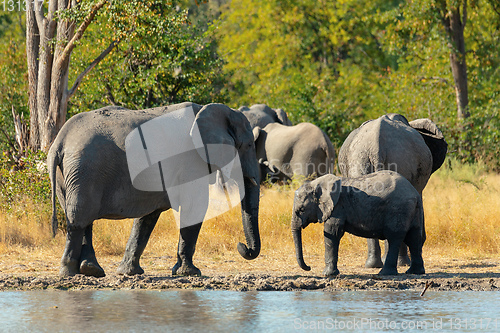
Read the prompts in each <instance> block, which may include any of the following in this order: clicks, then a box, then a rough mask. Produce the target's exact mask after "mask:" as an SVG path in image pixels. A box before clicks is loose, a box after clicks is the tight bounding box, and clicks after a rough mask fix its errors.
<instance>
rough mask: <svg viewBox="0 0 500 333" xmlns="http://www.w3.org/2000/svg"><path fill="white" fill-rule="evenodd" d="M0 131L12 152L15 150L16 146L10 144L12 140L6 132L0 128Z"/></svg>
mask: <svg viewBox="0 0 500 333" xmlns="http://www.w3.org/2000/svg"><path fill="white" fill-rule="evenodd" d="M0 130H2V133H3V135H4V136H5V139H7V143H8V144H9V146H10V147H11V148H12V150H14V151H15V150H17V148H16V145H15V144H14V143H13V142H12V139H11V138H10V137H9V135H8V134H7V132H6V131H5V130H4V129H3V128H0Z"/></svg>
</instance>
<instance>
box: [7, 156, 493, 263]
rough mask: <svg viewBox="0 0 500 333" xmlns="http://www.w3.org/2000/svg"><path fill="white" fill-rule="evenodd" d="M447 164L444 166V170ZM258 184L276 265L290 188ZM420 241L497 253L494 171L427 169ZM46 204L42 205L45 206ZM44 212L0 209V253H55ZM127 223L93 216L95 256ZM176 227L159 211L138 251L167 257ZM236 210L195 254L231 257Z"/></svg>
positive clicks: (237, 232)
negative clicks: (147, 239) (429, 172)
mask: <svg viewBox="0 0 500 333" xmlns="http://www.w3.org/2000/svg"><path fill="white" fill-rule="evenodd" d="M450 166H451V169H450ZM296 186H297V185H296V184H295V185H293V186H289V187H277V186H273V187H263V189H262V193H261V202H260V219H259V220H260V223H259V224H260V234H261V240H262V251H261V254H262V256H263V258H264V259H263V260H267V259H272V260H275V261H276V262H277V261H279V260H280V259H281V258H284V257H285V256H286V257H287V258H290V256H292V257H293V255H294V246H293V241H292V236H291V231H290V219H291V211H292V205H293V195H294V188H296ZM423 200H424V208H425V219H426V231H427V241H426V243H425V247H424V256H425V254H426V253H427V254H432V255H440V254H442V255H443V256H449V257H450V258H457V257H461V258H485V257H496V256H498V254H499V253H500V205H499V203H500V175H496V174H487V173H484V172H483V171H482V170H481V168H480V167H477V166H474V167H466V166H461V165H458V164H456V163H454V162H451V163H450V164H448V166H447V167H444V168H442V170H440V171H438V172H437V173H436V174H434V175H433V176H432V177H431V179H430V181H429V183H428V184H427V187H426V189H425V190H424V194H423ZM45 208H46V207H45ZM47 211H48V210H47V209H41V208H40V207H38V206H36V205H34V204H32V203H30V201H29V200H26V202H22V203H19V204H18V205H17V207H16V208H15V209H13V210H11V211H9V212H7V211H0V254H7V253H8V254H14V253H34V252H43V253H48V254H52V255H57V256H60V255H61V254H62V251H63V248H64V243H65V236H64V235H63V233H61V232H59V233H58V235H57V237H56V238H55V239H53V238H52V236H51V231H50V215H49V214H48V213H40V212H47ZM131 226H132V220H113V221H112V220H107V221H104V220H99V221H96V222H95V223H94V240H93V241H94V247H95V249H96V252H97V256H98V257H100V256H105V255H110V256H121V255H122V254H123V252H124V250H125V245H126V243H127V239H128V236H129V234H130V229H131ZM178 237H179V232H178V229H177V226H176V223H175V220H174V217H173V214H172V213H171V212H166V213H163V214H162V216H161V217H160V220H159V221H158V224H157V226H156V228H155V230H154V231H153V234H152V236H151V239H150V242H149V244H148V246H147V248H146V250H145V255H149V256H157V257H161V256H169V257H174V258H175V254H176V250H177V242H178ZM244 241H245V237H244V233H243V228H242V225H241V213H240V209H239V207H235V208H233V209H232V210H231V211H229V212H227V213H225V214H223V215H220V216H218V217H216V218H214V219H211V220H209V221H207V222H205V223H204V224H203V227H202V230H201V233H200V237H199V241H198V244H197V251H196V256H197V257H205V258H207V259H209V260H212V261H214V262H216V261H217V260H221V259H223V258H227V256H233V255H235V254H237V251H236V244H237V243H238V242H244ZM303 242H304V253H305V256H306V258H307V256H321V257H322V256H323V253H324V243H323V226H322V225H320V224H314V225H311V226H309V227H308V228H307V229H306V230H304V231H303ZM365 253H366V240H364V239H361V238H357V237H354V236H351V235H346V236H344V238H343V239H342V242H341V244H340V256H341V258H346V257H349V258H357V259H356V260H359V261H360V262H364V259H365Z"/></svg>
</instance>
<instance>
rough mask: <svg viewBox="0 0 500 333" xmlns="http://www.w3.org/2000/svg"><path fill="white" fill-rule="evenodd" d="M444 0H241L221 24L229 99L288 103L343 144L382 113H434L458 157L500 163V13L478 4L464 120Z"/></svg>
mask: <svg viewBox="0 0 500 333" xmlns="http://www.w3.org/2000/svg"><path fill="white" fill-rule="evenodd" d="M442 2H443V1H441V0H413V1H389V2H387V1H378V0H371V1H358V0H342V1H335V2H321V5H318V3H317V2H312V1H306V0H294V1H280V0H273V1H268V2H265V3H264V2H261V1H256V0H243V1H238V2H235V1H233V2H231V3H230V4H229V6H228V7H227V8H226V9H225V10H224V11H223V14H222V16H221V18H220V21H219V23H218V24H219V26H220V28H219V36H220V50H219V52H220V54H221V55H222V56H224V59H225V60H226V64H225V66H224V70H225V72H226V74H227V75H228V78H229V82H228V84H227V85H226V87H225V89H226V90H227V92H228V95H229V97H230V103H231V104H232V106H233V107H238V106H239V105H243V104H247V105H250V104H254V103H267V104H269V105H270V106H272V107H274V108H278V107H281V108H283V109H284V110H285V111H287V113H289V116H290V118H291V119H292V121H294V122H298V121H309V122H312V123H315V124H316V125H318V126H320V127H321V128H322V129H323V130H324V131H325V132H326V133H327V134H328V135H329V136H330V138H331V139H332V142H333V143H334V145H335V146H336V147H337V149H338V148H340V146H341V145H342V142H343V141H344V139H345V138H346V137H347V135H348V134H349V133H350V132H351V131H352V130H353V129H354V128H356V127H357V126H359V125H360V124H361V123H362V122H364V121H365V120H367V119H373V118H376V117H379V116H380V115H382V114H386V113H390V112H396V113H401V114H403V115H405V116H406V117H407V118H408V119H410V120H412V119H416V118H424V117H425V118H431V119H432V120H433V121H435V122H436V123H437V124H438V126H439V127H440V128H441V130H442V131H443V132H444V134H445V137H446V139H447V141H448V143H449V156H450V157H453V158H456V159H457V160H460V161H461V162H466V163H471V162H474V161H478V160H482V161H483V162H484V163H486V165H487V166H488V168H490V169H491V170H497V171H500V156H499V151H498V150H499V148H498V147H499V146H498V136H499V135H500V132H499V131H500V128H499V126H498V122H499V116H498V110H499V104H498V97H499V92H500V89H499V82H500V54H499V52H498V45H500V40H499V39H500V33H499V31H500V29H499V27H500V13H499V12H498V11H495V8H494V7H493V5H494V4H495V2H494V1H486V0H477V1H473V2H470V3H469V6H468V21H467V26H466V29H465V39H466V48H467V50H468V52H467V59H466V60H467V64H468V79H469V99H470V104H469V111H470V113H471V114H472V116H471V118H470V119H468V120H467V122H465V123H463V122H461V121H459V120H458V119H457V115H456V110H457V106H456V99H455V86H454V80H453V76H452V73H451V69H450V47H449V37H448V35H447V34H446V31H445V29H444V26H443V23H442V12H441V11H440V8H441V7H440V6H441V3H442ZM444 3H445V5H446V6H448V7H449V6H458V5H460V3H461V2H460V1H455V2H446V1H444ZM495 142H496V144H495Z"/></svg>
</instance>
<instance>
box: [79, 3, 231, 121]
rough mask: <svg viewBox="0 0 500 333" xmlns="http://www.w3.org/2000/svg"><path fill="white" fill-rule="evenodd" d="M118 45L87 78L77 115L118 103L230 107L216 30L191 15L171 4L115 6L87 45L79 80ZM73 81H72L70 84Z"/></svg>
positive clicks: (93, 28)
mask: <svg viewBox="0 0 500 333" xmlns="http://www.w3.org/2000/svg"><path fill="white" fill-rule="evenodd" d="M112 41H116V42H118V41H119V43H118V45H117V46H116V47H115V49H114V50H113V51H112V53H111V54H110V55H108V56H107V57H106V58H105V59H104V60H103V61H102V62H101V63H100V64H99V65H98V66H97V67H96V68H94V70H93V72H92V73H91V74H90V75H89V77H88V78H87V79H86V81H85V84H84V85H82V87H81V89H80V90H79V91H78V92H77V96H76V98H75V99H74V100H73V101H72V105H73V106H74V107H76V108H75V111H78V112H79V111H83V110H88V109H94V108H98V107H102V106H104V105H108V104H117V105H122V106H126V107H128V108H133V109H140V108H148V107H154V106H160V105H166V104H171V103H178V102H183V101H193V102H197V103H200V104H204V103H209V102H213V101H220V102H224V98H223V97H222V96H220V95H219V90H220V88H218V87H219V86H220V85H221V83H220V74H221V72H220V69H221V65H222V63H221V61H220V60H219V59H218V57H217V55H216V53H215V51H214V50H215V48H214V40H213V38H212V30H211V29H208V30H207V31H205V32H203V31H202V30H201V29H199V28H198V27H197V26H195V25H193V24H191V22H190V21H189V19H188V16H187V11H185V10H180V9H179V7H177V3H176V2H175V1H174V2H167V1H142V0H137V1H127V2H113V3H112V5H110V6H109V7H106V10H105V11H103V13H102V14H101V15H100V17H99V18H98V20H97V21H96V22H95V24H93V25H92V26H91V27H90V28H89V30H88V31H87V34H86V36H85V38H84V40H83V41H82V45H81V47H82V48H84V49H86V54H85V57H83V58H82V60H80V61H79V62H78V64H77V66H76V67H74V69H73V72H72V75H71V76H72V77H75V78H76V76H77V75H78V74H79V73H80V72H82V71H83V69H84V68H85V67H86V66H87V65H88V64H89V63H90V62H91V61H92V60H93V59H94V58H96V57H97V56H98V55H99V54H100V52H102V50H104V49H106V48H107V47H108V45H109V44H110V43H111V42H112ZM70 81H71V80H70Z"/></svg>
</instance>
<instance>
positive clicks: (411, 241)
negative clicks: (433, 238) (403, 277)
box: [405, 228, 425, 274]
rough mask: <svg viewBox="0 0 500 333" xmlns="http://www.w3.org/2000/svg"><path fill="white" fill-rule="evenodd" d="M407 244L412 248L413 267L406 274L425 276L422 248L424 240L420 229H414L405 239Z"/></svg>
mask: <svg viewBox="0 0 500 333" xmlns="http://www.w3.org/2000/svg"><path fill="white" fill-rule="evenodd" d="M405 243H406V244H407V245H408V247H409V248H410V254H411V265H410V268H409V269H408V270H407V271H406V274H425V268H424V259H423V258H422V246H423V243H424V240H423V238H422V232H421V231H420V230H418V229H416V228H415V229H412V230H410V231H409V232H408V234H407V235H406V238H405Z"/></svg>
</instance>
